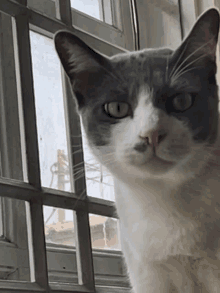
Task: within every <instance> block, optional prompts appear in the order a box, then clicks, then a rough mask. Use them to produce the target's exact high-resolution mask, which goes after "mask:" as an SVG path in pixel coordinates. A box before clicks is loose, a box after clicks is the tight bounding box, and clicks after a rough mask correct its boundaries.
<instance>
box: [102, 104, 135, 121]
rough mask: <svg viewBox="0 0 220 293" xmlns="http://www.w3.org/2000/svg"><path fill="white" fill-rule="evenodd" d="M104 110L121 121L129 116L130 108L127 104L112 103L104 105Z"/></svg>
mask: <svg viewBox="0 0 220 293" xmlns="http://www.w3.org/2000/svg"><path fill="white" fill-rule="evenodd" d="M104 110H105V112H106V114H108V115H109V116H111V117H113V118H117V119H120V118H124V117H126V116H128V115H129V112H130V107H129V104H128V103H125V102H110V103H106V104H105V105H104Z"/></svg>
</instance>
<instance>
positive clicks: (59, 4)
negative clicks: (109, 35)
mask: <svg viewBox="0 0 220 293" xmlns="http://www.w3.org/2000/svg"><path fill="white" fill-rule="evenodd" d="M55 4H56V5H55V7H56V17H57V19H55V18H50V17H48V16H45V15H44V14H42V13H40V12H37V11H35V10H33V9H31V8H29V7H27V0H16V1H15V0H14V1H12V0H1V1H0V12H3V13H5V14H7V15H10V16H11V17H12V27H13V42H14V50H15V63H16V77H17V88H18V99H19V103H20V105H22V109H21V112H22V118H21V121H20V123H21V126H22V128H23V130H22V134H23V136H24V140H23V143H24V146H23V152H24V153H25V155H23V160H24V162H23V167H26V170H25V172H24V175H25V174H26V175H27V178H26V181H27V182H24V181H16V180H13V179H7V178H3V177H1V178H0V195H1V196H2V197H6V198H12V199H20V200H23V201H26V202H27V204H26V206H27V210H29V212H28V213H27V214H28V215H29V216H30V219H29V221H30V223H31V225H30V227H31V229H29V231H28V243H29V258H30V272H31V274H30V275H31V280H30V282H17V281H13V282H10V281H2V280H1V281H0V292H19V293H23V292H59V293H62V292H66V293H67V292H72V293H74V292H114V289H113V288H111V289H109V288H107V287H106V288H102V289H99V288H95V283H94V269H93V258H92V249H91V237H90V227H89V213H92V214H98V215H102V216H106V217H113V218H116V217H117V216H116V213H115V208H114V203H113V202H110V201H107V200H104V199H98V198H93V197H89V196H88V197H87V198H86V199H85V200H83V199H81V198H79V195H80V193H81V191H82V190H84V189H86V184H85V177H82V179H81V180H80V181H78V182H77V184H76V181H75V180H74V177H73V176H72V182H71V183H72V185H73V186H74V188H73V190H75V192H74V193H70V192H65V191H60V190H54V189H50V188H44V187H42V186H41V180H40V167H39V151H38V141H37V127H36V114H35V100H34V90H33V76H32V65H31V53H30V36H29V27H30V28H32V27H33V28H35V29H36V28H37V30H38V31H41V32H42V34H44V35H47V36H50V37H51V36H53V34H54V33H55V32H56V31H57V30H59V29H68V30H70V31H72V32H74V33H75V34H77V35H78V36H80V37H81V38H82V39H83V38H85V36H86V40H87V42H88V41H91V43H92V44H93V47H94V48H97V49H98V48H99V47H100V46H101V47H102V50H103V51H105V52H106V54H107V55H113V54H116V53H119V52H122V51H123V49H122V48H120V47H117V46H115V45H112V44H110V43H108V42H105V41H103V40H101V39H99V38H97V37H94V36H91V35H89V34H86V33H85V32H82V31H81V30H77V29H74V28H73V26H72V16H71V8H70V1H69V0H56V2H55ZM62 81H63V93H64V108H65V116H66V121H67V129H68V131H67V133H68V135H67V141H68V147H69V148H70V152H69V153H70V154H71V157H70V161H71V162H70V163H71V169H72V170H74V166H75V165H76V164H79V163H80V162H82V161H83V156H82V155H81V156H79V155H77V156H76V155H75V152H74V151H73V149H72V150H71V146H73V145H74V143H76V141H74V143H73V141H72V138H73V137H76V136H77V137H79V138H78V139H79V141H78V144H79V148H82V141H81V138H80V134H81V130H80V121H79V117H78V115H77V114H76V109H75V104H74V102H73V99H72V95H71V90H70V85H69V82H68V80H67V78H66V76H65V74H64V72H63V71H62ZM76 203H77V204H76ZM43 205H48V206H53V207H57V208H63V209H71V207H72V209H75V213H74V215H75V225H76V256H77V269H78V285H77V284H71V285H70V284H67V283H63V284H62V283H50V284H49V282H48V271H47V258H46V245H45V235H44V220H43ZM115 290H116V291H117V292H125V291H126V290H125V289H120V288H117V289H115Z"/></svg>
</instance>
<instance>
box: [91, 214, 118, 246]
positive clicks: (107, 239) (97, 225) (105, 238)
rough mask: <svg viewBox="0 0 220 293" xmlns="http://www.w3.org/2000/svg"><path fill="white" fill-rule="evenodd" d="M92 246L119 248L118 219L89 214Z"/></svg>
mask: <svg viewBox="0 0 220 293" xmlns="http://www.w3.org/2000/svg"><path fill="white" fill-rule="evenodd" d="M89 222H90V229H91V237H92V248H99V249H113V250H121V244H120V239H119V228H118V220H117V219H114V218H108V217H103V216H99V215H93V214H90V215H89Z"/></svg>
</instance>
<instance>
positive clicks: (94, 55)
mask: <svg viewBox="0 0 220 293" xmlns="http://www.w3.org/2000/svg"><path fill="white" fill-rule="evenodd" d="M54 43H55V49H56V51H57V54H58V56H59V59H60V61H61V63H62V65H63V68H64V70H65V72H66V74H67V75H68V77H69V78H70V81H71V84H72V87H73V90H74V92H75V93H78V97H79V96H80V95H81V99H82V95H84V94H85V92H86V90H87V89H88V88H89V87H92V86H94V84H95V81H94V79H95V78H96V79H97V77H98V76H101V75H102V74H103V71H106V69H107V70H108V68H109V66H110V65H109V61H108V58H107V57H104V56H103V55H101V54H99V53H98V52H96V51H94V50H93V49H92V48H90V47H89V46H88V45H87V44H86V43H84V42H83V41H82V40H81V39H79V38H78V37H77V36H75V35H73V34H72V33H70V32H68V31H58V32H57V33H56V34H55V36H54ZM104 68H105V69H104ZM78 97H77V99H78ZM80 102H82V101H80V100H78V103H79V104H80Z"/></svg>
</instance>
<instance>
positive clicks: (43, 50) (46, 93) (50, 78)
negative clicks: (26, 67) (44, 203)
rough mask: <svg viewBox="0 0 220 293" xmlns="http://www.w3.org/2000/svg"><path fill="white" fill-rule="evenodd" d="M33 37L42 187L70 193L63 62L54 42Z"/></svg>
mask: <svg viewBox="0 0 220 293" xmlns="http://www.w3.org/2000/svg"><path fill="white" fill-rule="evenodd" d="M30 37H31V54H32V65H33V76H34V93H35V103H36V115H37V131H38V144H39V152H40V171H41V182H42V186H45V187H51V188H54V189H59V190H65V191H70V182H69V169H68V153H67V139H66V128H65V118H64V106H63V94H62V83H61V73H60V61H59V59H58V57H57V55H56V52H55V49H54V44H53V41H52V40H51V39H49V38H47V37H44V36H42V35H40V34H37V33H34V32H30Z"/></svg>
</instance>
